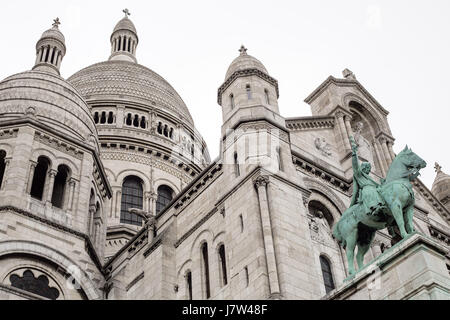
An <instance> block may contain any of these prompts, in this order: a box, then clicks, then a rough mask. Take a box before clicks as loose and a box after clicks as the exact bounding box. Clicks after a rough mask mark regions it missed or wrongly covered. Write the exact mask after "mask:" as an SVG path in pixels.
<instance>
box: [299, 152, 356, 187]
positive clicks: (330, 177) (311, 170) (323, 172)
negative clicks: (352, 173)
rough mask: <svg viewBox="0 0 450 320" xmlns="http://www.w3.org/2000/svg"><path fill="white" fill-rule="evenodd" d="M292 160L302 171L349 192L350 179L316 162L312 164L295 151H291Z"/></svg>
mask: <svg viewBox="0 0 450 320" xmlns="http://www.w3.org/2000/svg"><path fill="white" fill-rule="evenodd" d="M292 162H293V163H294V165H295V166H296V167H297V168H298V169H299V170H300V171H302V172H303V173H305V174H307V175H312V176H314V177H316V178H320V179H321V180H322V181H324V182H326V183H327V184H329V185H331V186H333V187H334V188H337V189H338V190H339V191H341V192H343V193H344V194H346V195H348V194H349V192H351V190H350V188H351V185H352V180H351V179H346V178H345V177H343V176H339V175H337V174H335V173H333V172H331V171H329V170H327V169H326V168H325V167H322V166H321V165H319V164H317V163H314V164H313V162H312V161H310V160H307V159H305V158H304V157H302V156H301V155H300V154H298V153H297V152H295V151H293V152H292Z"/></svg>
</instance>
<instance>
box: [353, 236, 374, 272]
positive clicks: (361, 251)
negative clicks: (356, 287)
mask: <svg viewBox="0 0 450 320" xmlns="http://www.w3.org/2000/svg"><path fill="white" fill-rule="evenodd" d="M374 237H375V231H373V232H372V234H371V235H370V236H369V243H367V244H361V243H359V242H358V243H357V244H358V253H357V254H356V262H357V263H358V269H359V270H361V269H362V268H363V267H364V256H365V254H366V253H367V251H369V249H370V244H371V243H372V240H373V238H374Z"/></svg>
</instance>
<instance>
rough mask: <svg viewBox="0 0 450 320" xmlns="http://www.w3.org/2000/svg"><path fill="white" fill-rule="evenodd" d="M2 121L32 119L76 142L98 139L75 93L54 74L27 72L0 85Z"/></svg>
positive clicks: (79, 98)
mask: <svg viewBox="0 0 450 320" xmlns="http://www.w3.org/2000/svg"><path fill="white" fill-rule="evenodd" d="M0 116H1V118H2V119H3V120H8V119H21V118H24V117H31V118H33V119H35V120H36V121H38V122H40V123H43V124H44V125H45V126H47V127H49V128H52V129H53V130H55V131H58V132H60V133H61V134H63V135H66V136H69V137H71V138H74V139H76V140H81V141H91V140H92V137H93V138H94V139H95V140H96V139H98V135H97V129H96V127H95V123H94V120H93V118H92V116H91V113H90V111H89V107H88V105H87V104H86V102H85V101H84V100H83V98H82V97H81V96H80V94H79V93H78V91H77V90H76V89H75V88H74V87H73V86H72V85H71V84H69V83H68V82H67V81H65V80H64V79H63V78H61V77H60V76H58V75H56V74H52V73H48V72H42V71H36V70H33V71H26V72H22V73H18V74H15V75H12V76H10V77H7V78H6V79H4V80H3V81H1V82H0Z"/></svg>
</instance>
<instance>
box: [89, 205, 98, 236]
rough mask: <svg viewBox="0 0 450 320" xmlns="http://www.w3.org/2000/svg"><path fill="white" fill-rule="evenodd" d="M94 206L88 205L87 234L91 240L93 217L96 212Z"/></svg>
mask: <svg viewBox="0 0 450 320" xmlns="http://www.w3.org/2000/svg"><path fill="white" fill-rule="evenodd" d="M96 209H97V208H96V206H95V204H90V205H89V217H88V226H87V227H88V228H87V230H88V234H89V236H90V237H91V239H92V235H93V234H94V215H95V211H96Z"/></svg>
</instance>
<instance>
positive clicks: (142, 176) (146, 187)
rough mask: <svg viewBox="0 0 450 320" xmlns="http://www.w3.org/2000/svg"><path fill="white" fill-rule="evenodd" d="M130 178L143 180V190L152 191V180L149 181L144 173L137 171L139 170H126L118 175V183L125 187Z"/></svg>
mask: <svg viewBox="0 0 450 320" xmlns="http://www.w3.org/2000/svg"><path fill="white" fill-rule="evenodd" d="M128 176H136V177H138V178H140V179H141V180H142V183H143V184H144V185H143V189H144V190H143V191H144V192H145V191H150V189H151V188H150V185H151V184H150V180H149V179H148V177H147V176H146V175H145V174H143V173H142V172H140V171H137V170H133V169H125V170H122V171H120V172H119V173H118V174H117V179H116V182H117V183H118V185H119V186H122V185H123V181H124V180H125V178H126V177H128Z"/></svg>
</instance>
